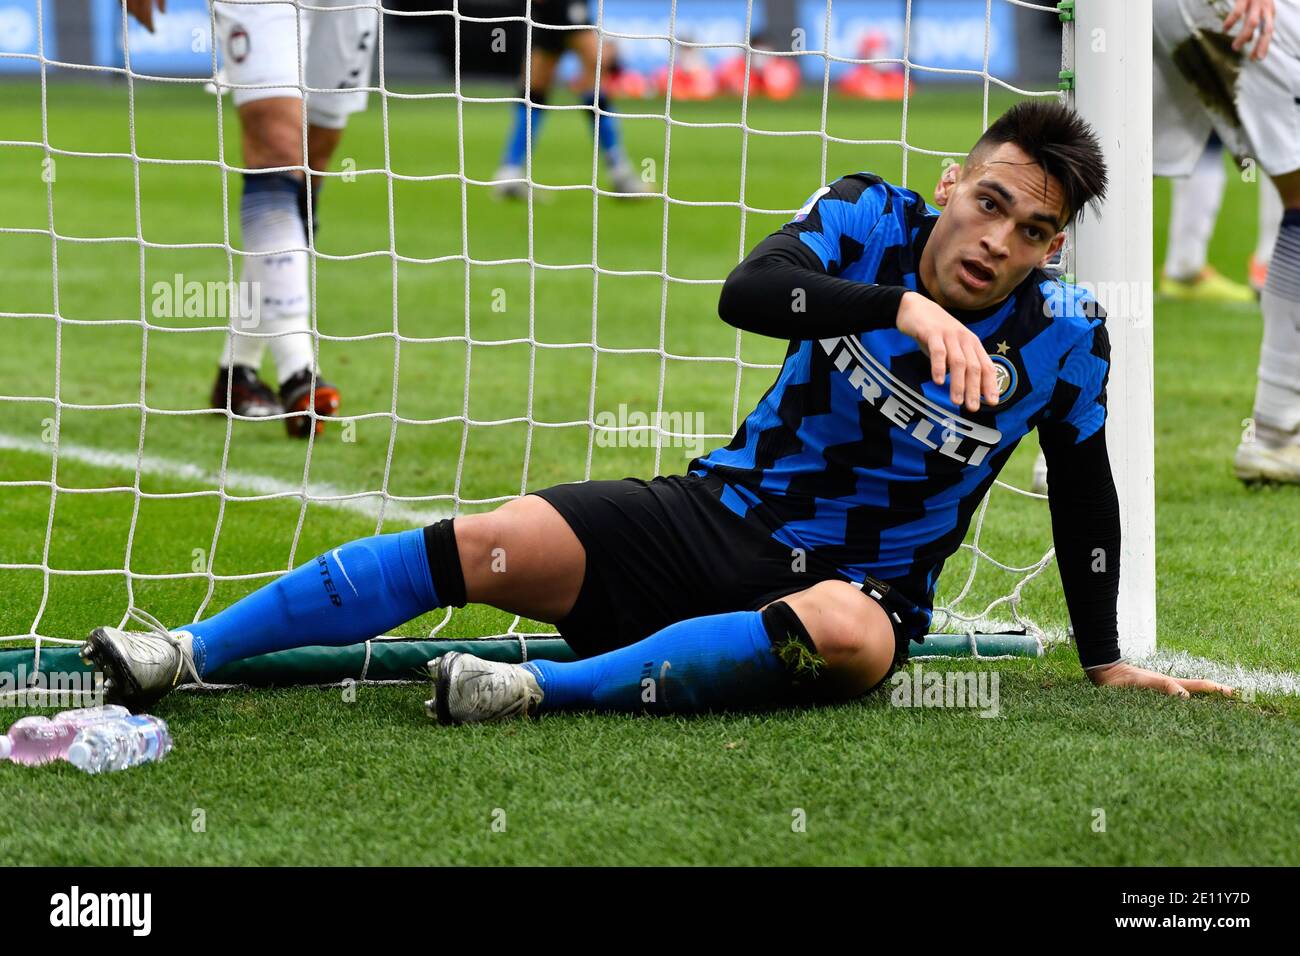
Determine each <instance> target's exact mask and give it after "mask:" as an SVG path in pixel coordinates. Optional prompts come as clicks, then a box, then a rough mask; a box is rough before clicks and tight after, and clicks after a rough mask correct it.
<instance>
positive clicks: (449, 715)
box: [424, 651, 542, 724]
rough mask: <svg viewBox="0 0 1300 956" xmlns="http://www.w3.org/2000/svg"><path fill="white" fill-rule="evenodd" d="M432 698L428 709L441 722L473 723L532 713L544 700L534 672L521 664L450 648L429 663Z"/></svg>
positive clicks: (427, 702) (430, 714) (428, 701)
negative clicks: (479, 656)
mask: <svg viewBox="0 0 1300 956" xmlns="http://www.w3.org/2000/svg"><path fill="white" fill-rule="evenodd" d="M427 666H428V669H429V676H430V677H432V678H433V699H432V700H427V701H425V702H424V710H425V712H426V713H427V714H428V715H429V716H430V717H432V718H434V719H435V720H437V721H438V723H440V724H470V723H481V722H483V721H487V720H503V719H505V718H507V717H517V716H531V715H533V714H535V713H536V712H537V705H538V704H540V703H541V702H542V688H541V687H540V686H539V685H538V683H537V678H536V677H535V676H533V672H532V671H530V670H529V669H528V668H526V667H522V666H520V665H519V664H504V663H500V662H498V661H485V660H482V659H480V658H477V657H475V656H474V655H473V654H462V653H459V652H457V651H448V652H447V653H446V654H443V655H442V656H441V657H436V658H434V659H433V660H431V661H429V663H428V665H427Z"/></svg>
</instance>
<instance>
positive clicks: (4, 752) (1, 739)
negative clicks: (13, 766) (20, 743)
mask: <svg viewBox="0 0 1300 956" xmlns="http://www.w3.org/2000/svg"><path fill="white" fill-rule="evenodd" d="M13 749H14V742H13V741H12V740H10V739H9V736H8V735H7V734H3V735H0V760H8V759H9V754H10V753H12V752H13Z"/></svg>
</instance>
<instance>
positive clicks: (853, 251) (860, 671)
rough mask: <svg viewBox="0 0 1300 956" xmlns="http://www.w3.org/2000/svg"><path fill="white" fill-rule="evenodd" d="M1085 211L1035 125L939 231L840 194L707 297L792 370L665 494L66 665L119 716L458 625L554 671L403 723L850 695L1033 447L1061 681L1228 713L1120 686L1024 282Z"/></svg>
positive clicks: (618, 492)
mask: <svg viewBox="0 0 1300 956" xmlns="http://www.w3.org/2000/svg"><path fill="white" fill-rule="evenodd" d="M1105 186H1106V173H1105V168H1104V163H1103V159H1102V155H1101V152H1100V150H1099V148H1098V145H1097V140H1096V138H1095V136H1094V135H1093V134H1092V132H1091V130H1090V129H1089V127H1088V126H1087V125H1086V124H1085V123H1084V122H1083V121H1082V120H1081V119H1080V118H1079V117H1078V116H1077V114H1075V113H1073V112H1071V111H1070V110H1068V109H1067V108H1065V107H1063V106H1061V105H1059V104H1056V103H1036V102H1027V103H1022V104H1020V105H1018V106H1016V107H1013V108H1012V109H1011V110H1009V111H1008V112H1007V113H1006V114H1005V115H1004V116H1003V117H1001V118H1000V119H999V120H998V121H997V122H995V123H994V124H993V125H992V126H991V127H990V128H989V130H988V131H987V132H986V133H985V134H984V135H983V137H981V139H980V140H979V142H978V143H976V144H975V147H974V148H973V149H972V150H971V152H970V155H969V156H968V157H967V158H966V162H965V164H964V165H952V166H949V167H948V168H947V169H946V170H945V172H944V174H943V178H942V179H941V180H940V182H939V185H938V186H937V188H936V191H935V200H936V202H937V203H938V205H940V206H942V207H943V211H942V213H941V214H938V213H936V212H935V211H933V210H931V209H929V208H927V206H926V204H925V203H924V202H923V201H922V200H921V197H920V196H918V195H917V194H916V193H915V192H912V191H910V190H906V189H900V188H898V187H896V186H892V185H890V184H889V183H887V182H884V181H883V180H881V179H879V178H878V177H876V176H871V175H868V174H865V173H857V174H854V175H851V176H846V177H844V178H843V179H840V180H839V181H837V182H835V183H833V184H832V185H830V186H826V187H823V188H822V189H820V190H818V191H817V193H816V194H815V195H814V196H813V197H812V199H810V200H809V202H808V204H807V205H806V206H805V207H804V208H803V209H802V210H800V211H799V214H798V215H797V216H795V218H794V220H793V221H792V222H790V223H788V224H787V225H786V226H785V227H784V228H782V229H781V230H780V231H779V232H777V233H775V234H773V235H771V236H769V237H768V238H767V239H765V240H763V242H761V243H760V244H759V245H758V247H757V248H755V249H754V250H753V251H752V252H751V253H750V255H749V256H748V257H747V258H746V259H745V261H744V262H742V263H741V264H740V265H739V266H738V267H737V268H736V270H735V271H734V272H733V273H732V274H731V276H730V277H729V278H728V280H727V283H726V285H725V286H724V287H723V290H722V298H721V301H720V303H719V311H720V313H721V315H722V317H723V318H724V319H725V320H727V321H728V322H730V323H732V324H733V325H736V326H739V327H740V328H743V329H747V330H749V331H752V332H757V333H760V334H763V335H772V336H778V337H780V338H783V339H788V340H790V347H789V350H788V351H787V353H786V357H785V362H784V364H783V365H782V367H781V371H780V374H779V375H778V377H777V380H776V383H775V384H774V385H773V386H772V388H771V389H769V390H768V392H767V394H766V395H765V396H763V398H762V400H761V401H760V402H759V403H758V407H757V408H755V409H754V411H753V412H751V413H750V415H749V417H748V418H747V419H746V420H745V422H744V424H743V425H742V426H741V427H740V430H739V432H738V433H737V434H736V436H735V438H734V439H733V440H732V441H731V443H730V444H729V445H727V446H726V447H725V448H719V449H716V450H715V451H713V452H710V453H709V454H707V455H705V456H704V457H703V458H699V459H696V460H695V461H694V462H692V464H691V467H690V470H689V473H688V474H687V475H683V476H671V477H657V478H654V479H652V480H651V481H648V482H647V481H641V480H638V479H634V478H628V479H624V480H622V481H591V482H585V483H578V484H567V485H558V486H555V487H553V488H548V489H546V490H544V491H539V492H536V493H534V494H529V495H524V496H523V497H521V498H518V499H516V500H514V501H511V502H509V503H508V504H505V505H502V506H501V507H500V508H498V509H496V510H495V511H493V512H491V513H488V514H481V515H469V516H465V517H459V518H456V519H454V520H452V519H448V520H445V521H441V522H439V523H437V524H434V525H431V526H429V527H427V528H424V529H423V530H415V531H404V532H401V533H398V534H388V535H379V536H375V537H370V538H364V539H361V540H358V541H353V542H350V543H348V544H345V545H343V546H341V547H338V548H335V549H333V550H332V551H330V552H328V553H326V554H322V555H320V556H319V557H317V558H316V559H314V560H313V561H310V562H308V563H307V564H306V565H304V566H302V567H299V568H297V569H295V570H294V571H292V572H290V573H289V574H286V575H284V576H283V577H281V578H279V579H277V580H276V581H275V582H274V583H272V584H269V585H267V586H266V587H263V588H262V589H261V590H259V591H257V592H255V593H253V594H251V595H249V596H248V597H246V598H244V599H243V600H241V601H239V602H238V603H236V604H234V605H232V606H231V607H229V608H227V609H226V610H224V611H222V612H221V613H219V614H217V615H216V616H214V617H211V618H208V619H206V620H203V621H199V622H197V623H195V624H191V625H189V626H188V627H185V628H183V629H178V630H176V631H174V632H171V633H169V632H167V631H166V630H165V629H163V628H162V626H161V625H156V622H155V626H154V630H153V632H152V633H150V632H145V633H129V632H123V631H120V630H117V629H115V628H99V629H97V630H95V631H94V632H93V633H92V634H91V635H90V639H89V641H88V642H87V644H86V645H85V646H84V648H83V654H84V655H85V656H86V658H87V659H88V660H92V661H94V662H95V663H96V664H98V665H99V666H100V667H102V668H103V669H104V670H105V671H106V672H107V674H108V682H106V689H107V690H108V691H109V696H110V698H111V699H116V700H121V701H124V702H125V703H127V704H130V705H134V706H137V707H138V706H143V705H145V704H148V703H150V702H152V701H153V700H155V699H157V698H158V697H159V696H161V695H162V694H163V693H165V692H166V691H168V690H169V689H170V688H171V687H172V686H174V685H175V684H176V683H178V682H179V681H181V680H182V679H188V677H190V676H193V677H194V678H196V679H200V680H201V679H202V677H203V675H204V674H206V673H210V672H211V671H212V670H214V669H215V668H217V667H219V666H221V665H222V664H225V663H227V662H228V661H231V660H234V659H237V658H242V657H247V656H251V655H255V654H265V653H267V652H270V651H278V650H283V649H285V648H290V647H298V646H303V645H319V644H327V645H338V644H350V643H354V642H357V641H361V640H364V639H366V638H369V637H371V636H373V635H376V634H382V633H385V632H386V631H388V630H389V629H390V628H392V627H394V626H395V625H398V624H401V623H402V622H404V621H407V620H410V619H411V618H414V617H416V616H417V615H420V614H424V613H425V612H427V611H430V610H433V609H434V608H438V607H446V606H448V605H451V606H456V607H459V606H461V605H463V604H465V603H466V602H467V601H473V602H476V603H482V604H491V605H494V606H496V607H498V608H502V609H504V610H507V611H512V612H514V613H517V614H523V615H525V616H527V617H530V618H535V619H538V620H542V621H552V622H555V624H556V626H557V628H558V629H559V632H560V634H561V635H562V636H563V637H564V639H565V640H566V641H567V642H568V643H569V645H570V646H571V647H572V648H573V650H574V651H575V652H576V654H577V655H578V657H579V658H580V659H579V660H578V661H575V662H571V663H554V662H549V661H534V662H530V663H527V664H504V663H494V662H488V661H482V660H479V659H478V658H476V657H474V656H472V655H469V654H460V653H448V654H445V655H444V656H442V657H440V658H438V659H437V660H435V661H432V662H430V664H429V671H430V674H431V675H432V677H433V679H434V696H433V700H431V701H429V702H428V704H427V707H428V710H429V712H430V714H431V715H433V716H436V717H437V718H438V719H439V720H441V721H443V722H450V723H458V722H463V721H482V720H492V719H495V718H500V717H507V716H512V715H516V714H536V713H544V712H546V711H555V710H569V709H584V710H599V711H623V712H634V711H649V712H652V713H664V712H679V713H680V712H697V711H703V710H709V709H719V708H730V707H753V706H762V705H771V704H780V703H791V702H811V701H828V700H844V699H849V698H854V697H858V696H861V695H863V694H865V693H867V692H869V691H871V690H873V689H875V688H876V687H879V686H880V685H881V684H882V683H883V682H884V681H885V679H886V678H887V677H888V676H889V675H890V673H891V672H892V671H893V669H894V668H895V667H896V666H898V664H899V663H900V662H901V661H902V660H903V659H905V658H906V656H907V652H908V647H909V642H911V641H920V640H921V639H922V638H923V636H924V635H925V633H926V630H927V627H928V625H929V621H930V608H931V606H932V602H933V594H934V586H935V581H936V580H937V579H938V577H939V571H940V569H941V568H942V566H943V563H944V561H945V560H946V559H947V558H948V557H949V556H950V555H951V554H952V553H953V552H954V551H956V550H957V548H958V546H959V544H960V542H961V540H962V538H963V537H964V535H965V532H966V528H967V526H968V524H969V522H970V519H971V513H972V512H973V510H974V509H975V507H976V505H977V504H978V503H979V501H980V500H981V498H982V497H983V496H984V493H985V491H986V490H987V489H988V487H989V485H990V484H991V483H992V482H993V480H994V478H995V477H996V475H997V474H998V472H999V470H1000V469H1001V468H1002V466H1003V465H1004V464H1005V463H1006V461H1007V459H1008V458H1010V457H1011V454H1012V452H1013V451H1014V450H1015V447H1016V444H1017V443H1018V442H1019V440H1020V439H1021V438H1023V437H1024V436H1025V434H1027V433H1028V432H1029V430H1030V429H1031V428H1035V427H1037V428H1038V429H1039V435H1040V438H1041V444H1042V446H1043V448H1044V449H1045V450H1046V452H1047V457H1048V463H1049V467H1050V469H1051V475H1052V482H1051V493H1050V506H1051V514H1052V532H1053V538H1054V540H1055V544H1056V554H1057V562H1058V564H1059V566H1060V573H1061V581H1062V584H1063V586H1064V590H1065V598H1066V602H1067V605H1068V607H1069V611H1070V618H1071V621H1072V623H1073V626H1074V633H1075V638H1076V641H1077V644H1078V652H1079V657H1080V660H1081V661H1082V664H1083V666H1084V668H1085V669H1086V670H1087V673H1088V675H1089V677H1090V678H1091V679H1092V681H1093V682H1094V683H1095V684H1099V685H1116V686H1133V687H1148V688H1152V689H1155V690H1159V691H1163V692H1165V693H1168V694H1177V695H1180V696H1187V694H1188V693H1189V692H1195V691H1221V692H1224V693H1231V692H1232V691H1231V689H1230V688H1227V687H1224V686H1223V685H1220V684H1215V683H1212V682H1210V681H1204V680H1178V679H1175V678H1172V677H1168V676H1165V675H1163V674H1158V673H1154V672H1152V671H1148V670H1142V669H1140V668H1137V667H1134V666H1132V665H1130V664H1127V663H1125V662H1123V661H1121V660H1120V651H1119V643H1118V634H1117V625H1116V597H1117V594H1118V588H1119V566H1118V558H1119V545H1120V523H1119V505H1118V501H1117V498H1116V493H1115V486H1114V483H1113V481H1112V480H1111V474H1110V465H1109V462H1108V459H1107V454H1106V440H1105V427H1104V424H1105V419H1106V405H1105V388H1106V379H1107V374H1108V369H1109V361H1108V353H1109V347H1108V340H1107V337H1106V328H1105V325H1104V323H1103V317H1102V315H1101V314H1100V312H1099V310H1098V309H1097V308H1096V306H1095V303H1093V302H1092V301H1091V300H1090V299H1089V298H1088V297H1087V295H1086V294H1085V293H1084V292H1082V291H1080V290H1079V289H1077V288H1074V287H1072V286H1069V285H1063V284H1061V283H1059V282H1056V281H1054V280H1052V279H1050V278H1049V277H1048V276H1047V275H1046V274H1044V273H1043V272H1041V271H1038V267H1039V266H1040V265H1041V264H1042V263H1043V262H1044V260H1046V259H1047V258H1048V257H1050V256H1052V255H1053V254H1054V253H1055V252H1056V250H1057V249H1058V248H1059V247H1060V244H1061V242H1062V240H1063V238H1064V237H1063V233H1062V229H1063V228H1064V227H1065V225H1066V224H1067V223H1068V222H1069V221H1070V219H1071V218H1072V216H1073V215H1074V214H1076V213H1077V212H1078V211H1079V210H1080V209H1081V208H1082V207H1083V205H1084V204H1086V203H1089V202H1095V201H1097V200H1100V198H1101V197H1102V195H1103V193H1104V190H1105ZM981 397H982V398H983V401H981ZM502 552H504V553H505V555H506V557H507V562H506V568H507V569H506V570H502V571H500V572H498V571H494V570H493V566H494V558H495V557H496V556H499V555H500V554H501V553H502ZM1098 553H1100V554H1102V555H1104V556H1105V561H1104V568H1103V569H1102V570H1097V571H1094V570H1093V566H1094V563H1095V556H1096V555H1097V554H1098ZM1097 566H1098V567H1102V565H1097Z"/></svg>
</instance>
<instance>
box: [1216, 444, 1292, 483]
mask: <svg viewBox="0 0 1300 956" xmlns="http://www.w3.org/2000/svg"><path fill="white" fill-rule="evenodd" d="M1232 470H1233V471H1234V472H1235V473H1236V475H1237V477H1238V478H1240V479H1241V480H1242V481H1244V482H1246V483H1247V484H1251V483H1254V482H1259V481H1276V482H1280V483H1283V484H1292V485H1296V484H1300V443H1297V442H1291V443H1289V444H1286V445H1280V446H1277V447H1270V446H1269V445H1267V444H1265V443H1264V442H1262V441H1244V442H1242V443H1241V444H1240V445H1238V446H1237V454H1236V455H1234V456H1233V459H1232Z"/></svg>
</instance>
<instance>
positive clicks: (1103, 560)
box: [1039, 425, 1233, 697]
mask: <svg viewBox="0 0 1300 956" xmlns="http://www.w3.org/2000/svg"><path fill="white" fill-rule="evenodd" d="M1039 437H1040V439H1041V441H1042V446H1043V453H1044V454H1045V455H1046V456H1047V463H1048V504H1049V506H1050V508H1051V512H1052V540H1053V543H1054V544H1055V546H1056V563H1057V568H1058V570H1059V571H1060V574H1061V588H1062V590H1063V591H1064V592H1065V603H1066V606H1067V607H1068V608H1069V611H1070V621H1071V623H1072V625H1073V626H1074V636H1075V645H1076V647H1077V649H1078V651H1079V662H1080V663H1081V664H1082V665H1083V667H1084V670H1085V672H1086V673H1087V675H1088V678H1089V679H1090V680H1091V681H1092V682H1093V684H1094V685H1096V686H1098V687H1142V688H1147V689H1149V690H1156V691H1160V692H1162V693H1165V694H1170V695H1173V696H1176V697H1189V696H1191V695H1192V694H1203V693H1221V694H1225V695H1228V696H1231V695H1232V694H1233V689H1232V688H1231V687H1228V686H1226V685H1224V684H1217V683H1215V682H1214V681H1209V680H1189V679H1182V678H1176V677H1170V676H1169V675H1168V674H1161V673H1158V672H1157V671H1150V670H1146V669H1144V668H1141V667H1135V666H1133V665H1132V664H1128V663H1126V662H1124V661H1123V660H1121V659H1120V651H1119V629H1118V625H1117V617H1118V615H1117V613H1116V609H1117V603H1118V598H1119V545H1120V522H1119V496H1118V494H1117V493H1116V490H1115V482H1114V479H1113V478H1112V476H1111V471H1110V457H1109V455H1108V454H1107V451H1106V429H1105V426H1104V425H1103V426H1102V427H1100V428H1098V430H1097V431H1096V432H1095V433H1094V434H1093V435H1091V436H1090V437H1088V438H1087V439H1085V440H1084V441H1081V442H1077V441H1074V436H1073V435H1072V434H1071V431H1070V429H1069V428H1068V427H1066V428H1063V427H1061V426H1059V425H1056V426H1051V425H1049V426H1046V427H1044V428H1042V429H1040V433H1039Z"/></svg>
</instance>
